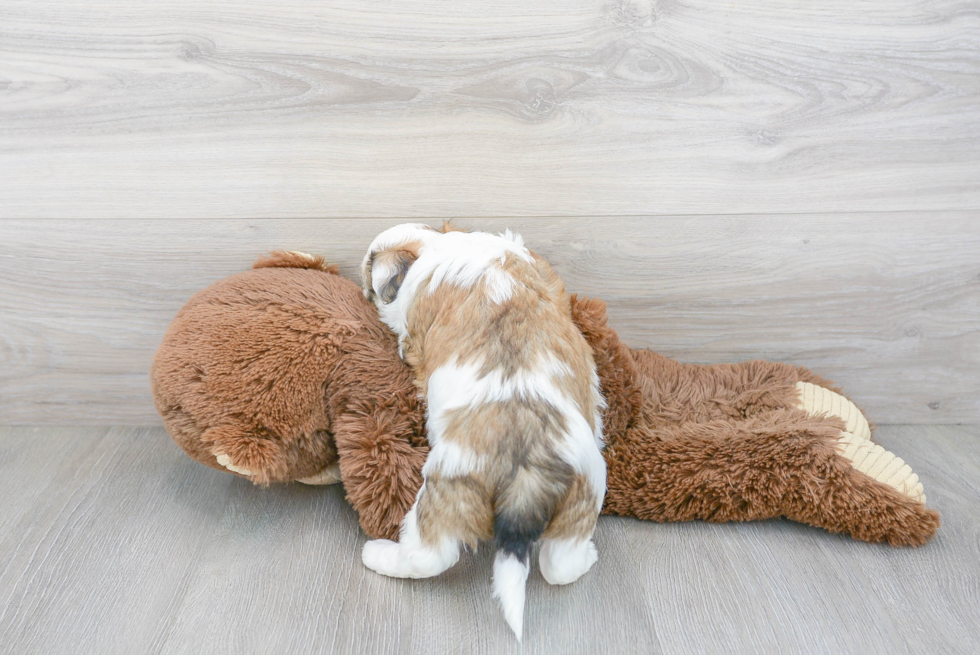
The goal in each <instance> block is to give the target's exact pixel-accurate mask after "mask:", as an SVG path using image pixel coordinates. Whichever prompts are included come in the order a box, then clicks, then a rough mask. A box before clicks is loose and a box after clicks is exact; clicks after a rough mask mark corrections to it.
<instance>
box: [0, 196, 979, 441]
mask: <svg viewBox="0 0 980 655" xmlns="http://www.w3.org/2000/svg"><path fill="white" fill-rule="evenodd" d="M396 222H397V221H396V220H395V219H322V220H303V219H295V220H285V219H266V220H230V219H215V220H208V221H180V220H160V221H112V220H105V221H54V220H51V221H7V222H5V223H3V224H2V231H3V240H4V242H5V249H4V250H3V251H2V252H0V280H2V283H0V359H2V361H0V417H2V421H0V423H32V422H44V423H88V424H99V423H107V422H108V423H117V424H152V423H155V422H156V421H157V420H158V419H157V418H156V414H155V412H154V409H153V407H152V404H151V402H150V397H149V388H148V382H147V371H148V369H149V364H150V359H151V357H152V354H153V352H154V351H155V349H156V347H157V345H158V344H159V342H160V338H161V336H162V334H163V331H164V330H165V329H166V326H167V325H168V323H169V322H170V320H171V318H172V317H173V315H174V313H175V312H176V311H177V310H178V309H179V308H180V306H181V305H182V304H183V303H184V302H185V301H186V300H187V298H189V297H190V296H191V295H192V294H193V293H194V292H195V291H197V290H198V289H200V288H202V287H203V286H205V285H206V284H208V283H210V282H213V281H215V280H218V279H220V278H222V277H224V276H226V275H229V274H232V273H235V272H238V271H241V270H244V269H246V268H248V267H249V266H250V264H251V262H252V260H253V259H254V258H255V256H256V254H258V253H261V252H263V251H265V250H268V249H273V248H286V249H302V250H306V251H308V252H317V253H322V254H324V255H326V256H327V257H328V259H329V260H331V261H334V262H336V263H338V264H339V265H340V267H341V271H342V273H343V274H345V275H347V276H349V277H352V278H354V279H356V270H357V264H358V263H359V262H360V259H361V258H362V257H363V253H364V250H365V249H366V248H367V245H368V244H369V243H370V241H371V238H372V237H373V235H374V234H376V233H378V232H380V231H381V230H383V229H385V228H386V227H387V226H389V225H392V224H394V223H396ZM460 223H461V224H463V225H469V226H473V227H476V226H480V227H486V228H490V229H503V228H505V227H512V228H516V229H518V230H519V231H520V232H522V233H523V235H524V236H525V239H526V240H527V242H528V243H529V244H531V245H532V246H533V247H534V248H535V249H537V250H538V251H539V252H541V253H542V254H543V255H545V256H547V257H548V258H549V259H551V260H552V261H553V262H554V263H555V265H556V267H557V269H558V271H559V272H560V273H561V274H562V275H563V277H564V278H565V279H566V281H567V283H568V285H569V287H570V288H571V289H572V290H575V291H578V292H582V293H585V294H588V295H595V296H599V297H601V298H603V299H605V300H606V301H607V302H608V303H609V312H610V316H611V321H612V324H613V326H614V327H616V328H617V329H618V330H619V331H620V333H621V335H622V336H623V338H624V339H625V340H626V341H627V343H629V344H631V345H633V346H635V347H648V348H653V349H655V350H658V351H659V352H662V353H665V354H668V355H671V356H674V357H678V358H680V359H682V360H686V361H701V362H709V361H730V360H741V359H750V358H767V359H775V360H783V361H790V362H798V363H801V364H805V365H808V366H811V367H812V368H814V369H815V370H817V371H819V372H820V373H822V374H824V375H826V376H828V377H830V378H832V379H835V380H836V381H838V382H840V383H841V384H843V385H844V386H845V388H846V389H847V390H848V391H849V392H850V393H851V394H852V396H853V397H854V399H855V400H856V401H857V402H858V403H859V404H860V405H861V406H862V407H864V408H865V409H866V411H868V413H869V415H870V416H871V418H872V420H875V421H877V422H880V423H933V422H934V423H952V422H977V419H978V418H980V376H978V375H977V371H978V370H980V260H978V258H977V256H976V255H977V253H978V252H980V224H978V223H977V221H975V220H974V217H973V216H972V215H971V214H970V213H956V214H953V213H948V214H946V215H945V216H944V217H943V220H942V221H939V222H937V223H930V221H929V215H928V214H925V213H909V214H884V215H868V214H861V215H837V214H835V215H829V216H816V215H812V216H740V217H731V216H725V217H696V218H691V217H647V218H631V219H622V218H620V219H608V218H575V219H561V220H559V219H551V220H544V221H542V220H534V219H523V220H519V219H479V220H472V219H471V220H467V221H460Z"/></svg>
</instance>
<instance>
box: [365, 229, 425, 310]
mask: <svg viewBox="0 0 980 655" xmlns="http://www.w3.org/2000/svg"><path fill="white" fill-rule="evenodd" d="M439 234H440V232H438V231H437V230H436V229H435V228H432V227H429V226H428V225H424V224H422V223H405V224H403V225H396V226H395V227H393V228H390V229H388V230H385V231H384V232H382V233H381V234H379V235H378V236H377V238H375V240H374V241H373V242H372V243H371V247H370V248H368V252H367V255H365V256H364V261H363V263H362V264H361V286H362V288H363V289H364V297H365V298H367V299H368V300H370V301H371V302H373V303H374V304H376V305H378V306H381V305H389V304H391V303H392V302H394V300H395V298H396V297H397V296H398V291H399V289H401V287H402V283H403V282H404V281H405V276H406V275H408V271H409V269H410V268H411V267H412V264H414V263H415V261H416V260H417V259H418V258H419V255H420V254H421V252H422V248H424V247H425V244H426V243H427V242H428V241H430V240H431V239H432V238H433V236H436V235H439Z"/></svg>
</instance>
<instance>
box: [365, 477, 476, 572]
mask: <svg viewBox="0 0 980 655" xmlns="http://www.w3.org/2000/svg"><path fill="white" fill-rule="evenodd" d="M424 491H425V485H423V486H422V490H421V491H420V492H419V495H420V497H421V494H422V493H423V492H424ZM418 505H419V501H418V500H416V501H415V504H414V505H413V506H412V509H410V510H409V511H408V514H406V515H405V520H404V521H402V530H401V538H400V541H397V542H395V541H389V540H388V539H376V540H374V541H369V542H367V543H366V544H364V550H363V551H361V561H363V562H364V566H366V567H368V568H369V569H371V570H372V571H376V572H377V573H380V574H382V575H387V576H390V577H392V578H431V577H433V576H437V575H439V574H440V573H442V572H443V571H445V570H447V569H449V568H450V567H452V565H453V564H455V563H456V562H457V561H459V541H458V540H457V539H455V538H453V537H451V536H449V535H443V536H442V537H440V538H439V539H438V540H437V541H436V542H435V543H431V544H428V545H427V544H425V543H423V541H422V535H421V534H420V533H419V527H418Z"/></svg>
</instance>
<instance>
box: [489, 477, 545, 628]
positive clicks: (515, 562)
mask: <svg viewBox="0 0 980 655" xmlns="http://www.w3.org/2000/svg"><path fill="white" fill-rule="evenodd" d="M559 492H560V487H556V486H555V485H549V484H546V483H545V480H543V479H541V478H540V477H539V476H537V475H533V474H532V475H526V476H517V479H516V480H514V481H512V483H511V484H510V485H509V488H508V489H507V490H506V491H505V492H504V494H502V496H499V497H498V498H497V501H498V502H497V512H496V516H495V517H494V521H493V536H494V541H495V543H496V546H497V556H496V558H495V559H494V561H493V595H494V597H495V598H497V599H499V600H500V605H501V607H502V608H503V610H504V619H506V620H507V625H509V626H510V629H511V630H513V631H514V634H515V635H516V636H517V641H520V640H521V636H522V634H523V628H524V592H525V587H526V585H527V575H528V572H529V571H530V563H529V559H530V555H531V545H532V544H533V543H534V542H535V541H537V540H538V539H540V538H541V535H542V534H543V533H544V529H545V528H546V527H547V525H548V522H549V521H550V520H551V517H552V515H553V514H554V507H555V504H556V501H557V500H558V496H559Z"/></svg>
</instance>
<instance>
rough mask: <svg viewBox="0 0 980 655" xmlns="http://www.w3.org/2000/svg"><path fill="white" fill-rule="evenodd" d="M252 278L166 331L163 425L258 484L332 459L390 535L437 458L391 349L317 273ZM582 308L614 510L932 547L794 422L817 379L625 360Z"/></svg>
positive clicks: (742, 367) (898, 506)
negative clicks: (802, 387) (806, 386)
mask: <svg viewBox="0 0 980 655" xmlns="http://www.w3.org/2000/svg"><path fill="white" fill-rule="evenodd" d="M259 265H260V266H263V267H264V268H259V269H256V270H252V271H248V272H245V273H242V274H239V275H236V276H233V277H231V278H228V279H226V280H223V281H221V282H218V283H216V284H215V285H213V286H211V287H209V288H208V289H205V290H204V291H202V292H200V293H199V294H197V295H196V296H194V297H193V298H192V299H191V300H190V301H189V302H188V303H187V305H186V306H185V307H184V308H183V309H182V310H181V311H180V312H179V313H178V315H177V317H176V318H175V319H174V322H173V324H172V325H171V327H170V329H169V330H168V331H167V334H166V336H165V337H164V341H163V344H162V345H161V347H160V350H159V351H158V352H157V355H156V358H155V360H154V366H153V371H152V381H153V390H154V398H155V400H156V403H157V408H158V409H159V411H160V413H161V415H162V416H163V419H164V423H165V424H166V426H167V429H168V430H169V431H170V433H171V435H173V437H174V440H175V441H176V442H177V443H178V444H179V445H180V446H181V447H182V448H183V449H184V450H185V451H186V452H187V454H188V455H190V456H191V457H193V458H194V459H196V460H197V461H199V462H201V463H204V464H207V465H208V466H212V467H214V468H221V469H222V470H224V469H227V468H228V467H227V465H226V466H224V467H222V466H220V465H219V464H218V463H217V460H216V457H217V455H218V454H221V455H224V456H225V457H226V458H229V459H230V461H231V464H232V465H233V466H235V467H236V468H242V469H245V470H247V471H248V472H249V475H247V476H246V477H248V478H249V479H251V480H253V481H254V482H257V483H260V484H268V483H271V482H286V481H290V480H297V479H301V478H307V477H309V476H311V475H315V474H316V473H317V472H319V471H322V470H323V469H325V468H327V467H329V466H331V465H333V464H335V463H336V461H337V459H338V458H339V461H340V470H341V476H342V478H343V482H344V487H345V490H346V493H347V496H348V498H349V499H350V501H351V502H352V504H353V505H354V507H355V509H356V510H357V512H358V514H359V515H360V519H361V525H362V527H363V529H364V531H365V532H366V533H367V534H368V535H370V536H371V537H386V538H394V537H396V536H397V534H398V526H399V523H400V522H401V520H402V518H403V516H404V515H405V513H406V512H407V511H408V509H409V508H410V507H411V505H412V502H413V501H414V499H415V495H416V492H417V491H418V488H419V486H420V485H421V483H422V477H421V473H420V472H421V469H422V465H423V464H424V462H425V458H426V454H427V452H428V450H427V447H426V446H425V437H424V410H423V407H422V406H421V403H420V401H419V400H418V396H417V389H416V388H415V386H414V382H413V377H412V374H411V372H410V370H409V369H408V367H407V366H406V365H405V364H403V363H402V362H401V360H400V359H399V357H398V344H397V342H396V339H395V337H394V335H393V334H392V333H391V332H390V331H389V330H388V329H387V328H386V327H385V326H384V325H383V324H382V323H381V322H380V320H379V318H378V315H377V312H376V310H375V309H374V307H373V306H372V305H371V304H370V303H369V302H368V301H367V300H365V299H364V296H363V295H362V294H361V290H360V288H359V287H358V286H357V285H356V284H354V283H353V282H350V281H348V280H345V279H343V278H342V277H340V276H338V275H336V274H335V273H334V271H333V269H330V268H329V267H327V266H325V265H324V264H323V263H322V260H319V261H317V260H315V259H314V260H311V259H308V258H307V257H305V256H302V255H297V254H290V253H280V254H277V255H275V256H274V257H272V258H271V259H269V260H265V261H263V262H260V263H259ZM296 267H299V268H296ZM572 308H573V317H574V320H575V322H576V324H577V325H578V327H579V329H580V330H581V331H582V333H583V335H584V336H585V337H586V340H587V341H588V342H589V344H590V346H591V347H592V349H593V355H594V358H595V361H596V365H597V367H598V371H599V377H600V382H601V385H602V391H603V394H604V396H605V398H606V401H607V404H608V408H607V409H606V412H605V414H604V419H603V420H604V425H605V430H604V431H605V435H606V444H607V445H606V449H605V451H604V455H605V458H606V462H607V466H608V478H607V485H608V492H607V495H606V500H605V506H604V508H603V512H604V513H607V514H618V515H623V516H633V517H636V518H640V519H646V520H653V521H688V520H694V519H701V520H707V521H745V520H754V519H763V518H770V517H780V516H782V517H787V518H790V519H792V520H795V521H800V522H803V523H807V524H810V525H815V526H819V527H821V528H824V529H826V530H829V531H831V532H842V533H846V534H849V535H851V536H853V537H854V538H857V539H862V540H865V541H872V542H887V543H889V544H891V545H893V546H909V545H919V544H923V543H925V542H926V541H928V540H929V539H930V538H931V537H932V536H933V534H935V532H936V529H937V528H938V526H939V514H938V513H937V512H936V511H934V510H931V509H929V508H928V507H926V506H925V505H924V504H923V503H921V502H918V501H916V500H913V499H911V498H909V497H908V496H906V495H904V494H902V493H900V492H898V491H896V490H895V489H893V488H892V487H890V486H888V485H886V484H883V483H881V482H877V481H875V480H874V479H873V478H871V477H868V476H866V475H864V474H863V473H860V472H858V471H856V470H855V469H854V468H853V467H852V466H851V465H850V463H849V461H848V460H847V459H845V458H844V457H842V456H841V455H840V453H839V452H838V450H837V449H836V448H835V443H836V439H837V436H838V434H839V433H840V431H841V429H842V428H843V426H844V424H843V421H842V420H840V419H838V418H835V417H813V416H810V415H808V414H807V413H805V412H804V411H802V410H801V409H798V408H797V406H796V404H797V403H796V400H797V398H798V395H797V393H796V392H795V391H794V385H795V383H796V382H798V381H807V382H813V383H815V384H820V385H822V386H826V387H830V388H832V387H831V385H830V384H829V383H828V382H826V381H825V380H822V379H820V378H819V377H817V376H816V375H814V374H813V373H811V372H809V371H807V370H806V369H803V368H799V367H795V366H791V365H786V364H776V363H769V362H746V363H743V364H724V365H715V366H697V365H689V364H681V363H679V362H676V361H673V360H670V359H667V358H664V357H661V356H659V355H657V354H656V353H653V352H650V351H643V350H641V351H631V350H630V349H629V348H627V347H626V346H625V345H624V344H622V343H621V342H620V341H619V339H618V337H617V335H616V333H615V331H614V330H613V329H612V328H610V327H609V326H608V325H607V324H606V315H605V305H604V304H603V303H602V302H601V301H598V300H588V299H579V298H574V297H573V299H572ZM334 443H335V444H336V454H335V453H334ZM226 461H227V460H226Z"/></svg>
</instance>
